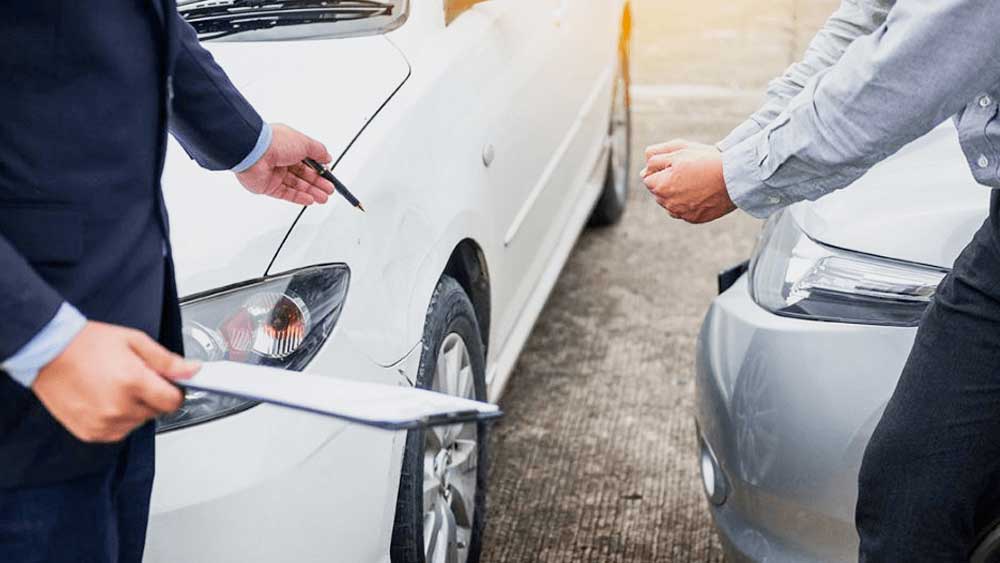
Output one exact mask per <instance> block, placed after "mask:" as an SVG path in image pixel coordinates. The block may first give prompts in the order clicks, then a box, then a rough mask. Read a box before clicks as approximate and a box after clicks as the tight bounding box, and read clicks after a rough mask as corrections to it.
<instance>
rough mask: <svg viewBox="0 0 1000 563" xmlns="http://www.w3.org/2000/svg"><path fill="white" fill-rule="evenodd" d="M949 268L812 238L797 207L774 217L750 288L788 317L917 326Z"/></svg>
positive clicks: (763, 239) (764, 304) (761, 242)
mask: <svg viewBox="0 0 1000 563" xmlns="http://www.w3.org/2000/svg"><path fill="white" fill-rule="evenodd" d="M947 274H948V270H945V269H942V268H934V267H931V266H925V265H922V264H914V263H911V262H903V261H899V260H890V259H886V258H879V257H876V256H871V255H867V254H862V253H858V252H851V251H847V250H841V249H837V248H833V247H829V246H826V245H824V244H821V243H818V242H816V241H814V240H812V239H810V238H809V237H808V236H807V235H806V234H805V233H804V232H803V231H802V229H800V228H799V226H798V224H796V222H795V219H794V218H793V216H792V214H791V213H787V212H781V213H778V214H776V215H775V216H773V217H771V219H769V220H768V222H767V223H766V224H765V225H764V229H763V231H761V235H760V240H759V241H758V243H757V248H756V249H755V250H754V254H753V258H752V259H751V261H750V294H751V296H752V297H753V299H754V301H755V302H756V303H757V304H758V305H760V306H761V307H763V308H765V309H767V310H768V311H771V312H772V313H775V314H777V315H782V316H786V317H797V318H805V319H812V320H821V321H835V322H845V323H858V324H871V325H882V326H916V325H917V324H919V323H920V318H921V316H922V315H923V312H924V310H925V309H926V308H927V305H928V304H929V303H930V301H931V299H932V298H933V297H934V293H935V292H936V290H937V286H938V284H940V283H941V280H942V279H943V278H944V277H945V276H946V275H947Z"/></svg>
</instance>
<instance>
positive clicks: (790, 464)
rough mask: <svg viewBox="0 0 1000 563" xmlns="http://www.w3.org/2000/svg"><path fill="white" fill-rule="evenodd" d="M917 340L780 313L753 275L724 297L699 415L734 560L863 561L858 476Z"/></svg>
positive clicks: (703, 364) (700, 384)
mask: <svg viewBox="0 0 1000 563" xmlns="http://www.w3.org/2000/svg"><path fill="white" fill-rule="evenodd" d="M915 334H916V330H915V329H910V328H892V327H876V326H861V325H849V324H840V323H826V322H814V321H806V320H800V319H791V318H785V317H780V316H777V315H774V314H772V313H770V312H768V311H765V310H764V309H762V308H760V307H759V306H757V305H756V304H755V303H754V302H753V301H752V300H751V298H750V296H749V292H748V290H747V278H746V276H743V277H742V278H741V279H740V280H739V281H737V283H736V284H735V285H733V286H732V287H731V288H729V289H728V290H727V291H726V292H725V293H723V294H722V295H720V296H719V297H718V298H717V299H716V300H715V302H714V303H713V304H712V307H711V308H710V310H709V312H708V314H707V316H706V319H705V322H704V325H703V326H702V331H701V336H700V338H699V344H698V352H697V360H696V412H695V416H696V418H697V423H698V428H699V432H700V433H701V439H702V440H704V442H705V443H706V444H707V446H708V447H709V448H710V449H711V451H712V453H713V454H714V457H715V458H716V459H717V462H718V465H719V468H720V469H719V470H720V471H721V473H722V474H723V476H724V478H725V484H726V485H727V488H728V490H727V491H726V492H727V495H726V498H725V500H724V502H722V503H721V504H719V505H714V504H712V503H711V502H710V503H709V505H710V507H711V511H712V516H713V518H714V520H715V523H716V526H717V528H718V530H719V533H720V536H721V538H722V541H723V544H724V546H725V549H726V552H727V556H728V557H729V559H730V560H731V561H769V562H771V561H795V562H803V561H854V560H855V559H856V557H857V536H856V533H855V530H854V505H855V501H856V499H857V475H858V469H859V467H860V464H861V458H862V455H863V453H864V448H865V446H866V445H867V443H868V439H869V437H870V436H871V433H872V431H873V430H874V428H875V425H876V424H877V423H878V419H879V417H880V416H881V413H882V410H883V409H884V408H885V404H886V402H887V401H888V399H889V396H890V395H891V393H892V391H893V389H894V388H895V385H896V380H897V379H898V377H899V374H900V372H901V371H902V368H903V364H904V362H905V360H906V357H907V355H908V354H909V350H910V347H911V346H912V343H913V338H914V336H915ZM716 500H717V501H718V500H719V499H718V498H717V499H716Z"/></svg>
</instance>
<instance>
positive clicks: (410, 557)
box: [390, 276, 489, 563]
mask: <svg viewBox="0 0 1000 563" xmlns="http://www.w3.org/2000/svg"><path fill="white" fill-rule="evenodd" d="M416 385H417V387H420V388H422V389H432V390H435V391H441V392H448V393H449V394H452V395H459V396H464V397H466V398H470V399H477V400H480V401H485V400H486V355H485V347H484V346H483V342H482V339H481V337H480V332H479V323H478V321H477V319H476V313H475V310H474V309H473V307H472V302H471V301H470V300H469V296H468V295H467V294H466V293H465V290H463V289H462V286H460V285H459V284H458V282H457V281H455V280H454V279H453V278H451V277H448V276H443V277H442V278H441V281H439V282H438V286H437V288H436V289H435V290H434V295H433V296H432V298H431V304H430V307H429V308H428V311H427V320H426V322H425V325H424V339H423V350H422V353H421V358H420V367H419V369H418V371H417V380H416ZM442 446H443V447H442ZM487 446H488V436H487V427H486V425H485V424H476V423H469V424H465V425H455V426H449V427H445V428H439V429H432V430H427V431H423V430H412V431H410V432H409V433H408V434H407V437H406V450H405V453H404V454H403V468H402V473H401V475H400V479H399V496H398V497H397V501H396V517H395V523H394V526H393V533H392V545H391V548H390V556H391V560H392V562H393V563H439V562H440V563H444V562H448V563H451V562H456V563H478V561H479V555H480V552H481V551H482V538H483V529H484V527H485V524H486V477H487V475H488V472H489V466H488V464H489V459H488V454H487ZM470 448H474V451H470ZM435 452H436V453H435ZM429 479H434V480H435V481H437V482H438V484H437V485H436V486H433V487H431V488H430V489H428V491H429V492H428V493H427V494H426V495H425V494H424V491H425V487H424V484H425V483H426V482H428V480H429ZM470 487H474V489H472V490H470ZM470 499H471V501H472V503H471V509H470V508H469V507H470V503H469V502H468V500H470ZM470 512H471V514H470ZM442 534H443V535H442Z"/></svg>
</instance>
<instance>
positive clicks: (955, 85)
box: [722, 0, 1000, 217]
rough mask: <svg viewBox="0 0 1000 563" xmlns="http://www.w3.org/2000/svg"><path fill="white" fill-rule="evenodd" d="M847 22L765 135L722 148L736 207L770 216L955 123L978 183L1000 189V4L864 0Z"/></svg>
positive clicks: (848, 12)
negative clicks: (943, 125) (940, 126)
mask: <svg viewBox="0 0 1000 563" xmlns="http://www.w3.org/2000/svg"><path fill="white" fill-rule="evenodd" d="M893 4H894V5H893ZM880 7H881V8H889V10H888V14H887V15H886V16H885V21H884V22H883V23H878V20H879V19H881V14H880V13H878V12H880V10H877V8H880ZM881 11H883V12H884V10H881ZM873 14H875V17H873ZM841 16H842V17H841V18H840V19H839V20H838V21H836V22H834V23H836V24H837V25H838V26H839V27H838V28H837V29H836V33H833V34H828V36H827V38H826V39H824V41H832V42H833V43H831V44H830V45H826V46H827V47H835V48H831V49H830V50H829V52H830V53H831V54H832V56H830V57H827V61H826V62H825V63H824V64H821V65H819V66H820V67H822V68H821V69H818V70H817V71H815V72H814V73H813V75H812V76H811V77H810V78H809V79H808V81H807V82H805V84H804V85H803V86H802V87H801V88H798V89H797V90H796V91H797V92H798V93H797V94H795V95H794V97H791V99H789V100H787V103H785V104H784V106H783V108H782V109H781V110H780V113H778V115H777V116H776V117H774V118H773V119H769V121H768V122H767V123H766V124H762V125H763V126H762V128H761V129H760V130H759V131H756V132H753V131H752V130H753V127H752V126H750V127H749V129H750V131H748V132H750V133H751V134H750V135H749V136H746V137H745V138H743V139H742V140H738V142H735V143H733V142H724V143H723V144H722V148H723V153H722V158H723V171H724V174H725V178H726V186H727V189H728V190H729V195H730V197H731V198H732V200H733V202H735V203H736V204H737V205H738V206H739V207H740V208H742V209H744V210H745V211H747V212H749V213H751V214H753V215H756V216H758V217H766V216H767V215H770V214H771V213H773V212H774V211H777V210H778V209H780V208H782V207H785V206H787V205H790V204H792V203H795V202H796V201H801V200H804V199H809V200H814V199H817V198H819V197H822V196H823V195H825V194H828V193H830V192H832V191H834V190H837V189H840V188H843V187H846V186H848V185H850V184H851V183H852V182H854V180H856V179H857V178H859V177H860V176H862V175H863V174H864V173H865V172H867V171H868V170H869V169H870V168H871V167H872V166H874V165H875V164H876V163H878V162H880V161H881V160H884V159H885V158H887V157H888V156H890V155H892V154H893V153H895V152H896V151H898V150H899V149H900V148H902V147H903V146H904V145H906V144H907V143H909V142H911V141H913V140H915V139H917V138H918V137H920V136H922V135H924V134H925V133H927V132H928V131H930V130H931V129H933V128H934V127H935V126H937V125H938V124H939V123H941V122H943V121H945V120H946V119H948V118H949V117H954V119H955V123H956V127H957V129H958V136H959V141H960V143H961V145H962V150H963V151H964V152H965V155H966V158H967V160H968V163H969V166H970V168H971V169H972V172H973V175H974V176H975V178H976V180H977V181H979V183H981V184H984V185H986V186H990V187H994V188H996V187H1000V119H998V117H1000V112H998V104H997V99H998V98H1000V70H998V68H997V67H996V64H995V61H997V60H1000V41H997V30H998V29H1000V2H996V1H995V0H938V1H934V2H928V1H926V0H897V1H895V2H894V3H893V2H888V1H885V0H882V1H878V2H876V1H874V0H867V1H865V0H855V1H852V2H845V7H844V8H843V9H842V12H841ZM843 16H846V18H845V17H843ZM848 21H849V22H850V23H848V24H845V22H848ZM873 24H877V26H875V27H874V28H873V29H870V30H869V26H871V25H873ZM828 25H829V24H828ZM852 37H853V38H852ZM843 46H846V48H843ZM841 53H842V54H841ZM768 117H770V116H768ZM762 121H763V120H762ZM737 136H740V135H737Z"/></svg>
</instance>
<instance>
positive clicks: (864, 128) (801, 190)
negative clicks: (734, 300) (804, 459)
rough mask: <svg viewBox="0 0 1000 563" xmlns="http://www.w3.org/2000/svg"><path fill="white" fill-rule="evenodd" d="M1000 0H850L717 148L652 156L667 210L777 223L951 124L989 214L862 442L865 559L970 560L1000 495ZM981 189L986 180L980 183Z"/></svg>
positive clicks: (669, 148)
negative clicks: (987, 192) (987, 198)
mask: <svg viewBox="0 0 1000 563" xmlns="http://www.w3.org/2000/svg"><path fill="white" fill-rule="evenodd" d="M998 33H1000V2H996V1H995V0H939V1H934V2H928V1H925V0H923V1H922V0H898V1H895V2H893V1H890V0H845V1H844V2H843V4H842V6H841V8H840V9H839V10H838V11H837V13H836V14H835V15H834V16H833V17H832V18H831V19H830V21H828V23H827V25H826V26H825V27H824V28H823V30H822V31H821V32H820V34H819V35H818V36H817V38H816V39H815V40H814V41H813V42H812V44H811V45H810V48H809V50H808V52H807V54H806V57H805V59H804V60H803V62H801V63H799V64H797V65H793V66H792V67H791V68H790V69H789V70H788V71H786V73H785V75H784V76H783V77H781V78H779V79H778V80H776V81H775V82H773V83H772V85H771V88H770V90H769V97H768V103H767V105H765V106H764V108H762V109H761V110H760V111H759V112H757V113H756V114H754V115H753V116H752V117H751V119H749V120H748V121H747V122H745V123H743V124H742V125H741V126H740V127H738V128H737V129H736V130H735V131H733V133H731V134H730V135H729V136H728V137H727V138H726V139H724V140H723V141H722V142H720V143H719V144H718V145H716V146H708V145H700V144H695V143H689V142H686V141H679V140H678V141H671V142H668V143H664V144H662V145H657V146H653V147H650V148H649V149H648V150H647V154H646V156H647V165H646V168H645V169H644V170H643V172H642V175H643V181H644V182H645V184H646V187H647V188H648V189H649V191H650V193H651V194H652V195H653V197H654V198H655V199H656V201H657V203H659V204H660V205H661V206H662V207H663V208H664V209H665V210H666V211H667V212H668V213H669V214H670V215H671V216H673V217H676V218H679V219H682V220H684V221H688V222H691V223H705V222H709V221H714V220H716V219H718V218H720V217H722V216H724V215H726V214H728V213H730V212H732V211H734V210H736V209H737V208H739V209H742V210H744V211H745V212H747V213H750V214H751V215H754V216H756V217H761V218H763V217H768V216H770V215H772V214H773V213H775V212H776V211H778V210H780V209H783V208H784V207H786V206H788V205H790V204H792V203H795V202H798V201H802V200H815V199H818V198H820V197H823V196H824V195H826V194H829V193H830V192H832V191H834V190H838V189H841V188H844V187H846V186H848V185H850V184H851V183H852V182H853V181H854V180H856V179H857V178H859V177H860V176H862V175H863V174H864V173H865V172H866V171H868V170H869V169H870V168H871V167H872V166H874V165H875V164H876V163H878V162H880V161H882V160H884V159H885V158H887V157H888V156H890V155H892V154H894V153H895V152H897V151H898V150H899V149H900V148H902V147H903V146H904V145H906V144H907V143H909V142H911V141H913V140H915V139H917V138H918V137H920V136H922V135H924V134H926V133H927V132H929V131H930V130H931V129H932V128H934V127H935V126H937V125H938V124H940V123H942V122H943V121H945V120H947V119H949V118H952V119H954V121H955V125H956V128H957V130H958V137H959V140H960V142H961V145H962V150H963V151H964V153H965V156H966V159H967V161H968V164H969V167H970V169H971V170H972V173H973V175H974V176H975V178H976V180H977V181H978V182H979V183H981V184H983V185H984V186H986V187H988V188H993V189H994V191H993V196H992V201H991V205H990V217H989V219H988V220H987V221H986V222H985V223H984V225H983V226H982V228H981V229H980V230H979V232H978V233H977V234H976V235H975V237H974V238H973V240H972V242H971V243H970V244H969V246H968V247H967V248H966V249H965V250H964V251H963V253H962V254H961V256H960V257H959V258H958V260H957V261H956V262H955V265H954V268H953V270H952V272H951V274H950V275H949V276H947V278H945V280H944V281H943V282H942V284H941V286H940V287H939V288H938V291H937V294H936V296H935V300H934V302H933V303H932V304H931V306H930V307H929V308H928V310H927V312H926V314H925V316H924V318H923V320H922V322H921V326H920V329H919V331H918V334H917V338H916V341H915V343H914V347H913V350H912V351H911V353H910V357H909V360H908V361H907V363H906V367H905V369H904V371H903V373H902V375H901V377H900V379H899V382H898V384H897V388H896V391H895V393H894V394H893V396H892V398H891V400H890V401H889V404H888V406H887V407H886V410H885V412H884V414H883V416H882V419H881V421H880V422H879V424H878V427H877V428H876V430H875V432H874V434H873V436H872V438H871V441H870V443H869V444H868V447H867V449H866V451H865V456H864V460H863V463H862V467H861V474H860V476H859V491H858V504H857V510H856V524H857V529H858V534H859V536H860V559H861V561H868V562H871V561H907V562H913V561H967V560H968V558H969V554H970V553H971V551H972V549H973V547H974V544H975V542H976V540H977V533H978V532H979V531H980V530H981V529H983V527H984V526H987V525H990V524H992V520H993V519H995V518H996V517H997V516H998V514H997V512H998V510H997V505H996V500H997V496H998V493H997V491H1000V408H998V405H1000V191H998V190H997V188H1000V112H998V103H997V100H998V99H1000V40H998V37H1000V36H998ZM984 189H985V188H984Z"/></svg>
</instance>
